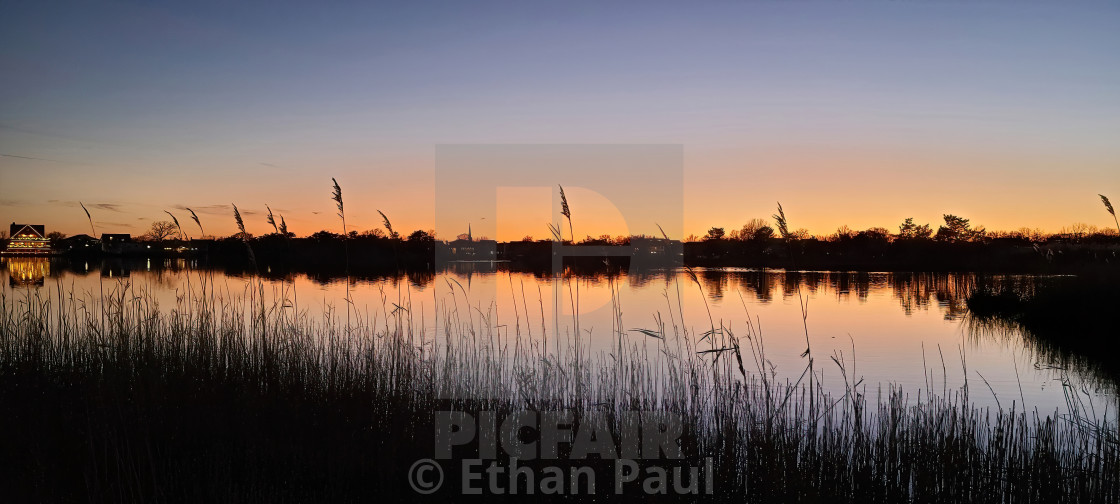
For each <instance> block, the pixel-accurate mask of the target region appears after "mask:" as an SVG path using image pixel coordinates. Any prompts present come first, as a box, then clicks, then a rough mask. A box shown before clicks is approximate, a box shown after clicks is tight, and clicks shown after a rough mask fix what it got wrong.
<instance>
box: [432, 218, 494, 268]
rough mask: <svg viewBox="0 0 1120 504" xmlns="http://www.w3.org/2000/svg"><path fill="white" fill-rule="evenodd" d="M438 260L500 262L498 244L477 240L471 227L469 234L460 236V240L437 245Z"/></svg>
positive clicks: (468, 229) (492, 241)
mask: <svg viewBox="0 0 1120 504" xmlns="http://www.w3.org/2000/svg"><path fill="white" fill-rule="evenodd" d="M436 259H437V260H438V261H440V262H452V261H469V262H475V261H496V260H498V242H497V241H495V240H477V241H476V240H475V239H474V236H473V234H472V233H471V228H470V226H467V234H466V236H465V237H464V236H463V235H459V238H458V239H455V240H453V241H449V242H437V243H436Z"/></svg>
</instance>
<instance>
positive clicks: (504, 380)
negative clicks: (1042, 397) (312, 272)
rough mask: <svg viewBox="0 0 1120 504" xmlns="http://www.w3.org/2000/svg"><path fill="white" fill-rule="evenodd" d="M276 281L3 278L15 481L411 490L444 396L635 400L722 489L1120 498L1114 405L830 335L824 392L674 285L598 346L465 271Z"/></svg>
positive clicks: (7, 410)
mask: <svg viewBox="0 0 1120 504" xmlns="http://www.w3.org/2000/svg"><path fill="white" fill-rule="evenodd" d="M271 288H272V289H273V292H272V293H271V295H270V296H265V295H263V288H262V287H260V285H259V284H258V283H255V282H248V283H246V284H245V285H244V287H243V288H238V287H236V286H231V285H228V284H227V285H224V286H222V285H217V284H215V283H214V281H213V279H212V278H207V277H205V276H202V275H199V282H197V283H194V284H191V286H189V287H188V288H187V291H186V292H183V293H182V294H181V295H180V296H178V297H177V298H176V299H175V300H174V301H173V302H172V303H171V304H169V305H166V304H161V303H160V302H158V301H157V300H156V298H155V296H154V294H153V291H152V289H151V287H149V286H146V285H143V284H133V283H129V282H127V281H122V282H119V283H117V284H116V285H115V286H113V287H111V288H110V289H109V291H107V292H106V293H105V294H104V295H100V294H95V293H81V292H73V291H66V289H65V287H64V286H62V285H56V286H53V287H52V288H50V289H40V290H34V291H33V290H27V291H24V292H22V293H20V294H19V295H18V296H16V297H12V296H9V295H7V294H3V295H0V376H3V377H4V379H3V380H2V381H0V431H2V432H5V433H6V435H7V437H6V438H5V440H4V441H3V442H4V444H5V445H4V449H3V450H0V459H3V460H0V463H3V465H4V467H7V468H9V470H7V471H5V472H3V473H2V474H0V482H2V483H3V484H4V488H5V491H6V492H7V494H6V495H7V496H8V498H11V499H12V500H14V501H58V500H91V501H107V500H112V501H138V500H144V501H151V500H187V501H199V500H209V501H213V500H238V501H265V500H268V501H272V500H295V501H308V500H326V499H329V500H372V499H374V498H377V499H386V498H388V499H391V500H420V499H418V497H417V496H416V495H415V494H413V493H412V491H411V489H410V488H409V487H408V486H407V485H406V484H405V481H406V477H407V475H406V474H405V473H406V472H407V470H408V467H409V465H410V464H411V462H412V461H414V460H417V459H420V458H426V457H431V455H432V451H431V450H432V445H431V442H432V435H433V429H434V425H433V423H432V415H433V412H434V411H437V410H445V409H460V410H467V411H471V412H477V411H480V410H488V411H495V412H497V414H499V415H503V416H504V415H509V414H515V413H516V412H519V411H524V410H538V411H567V412H571V413H572V414H573V415H574V417H575V419H576V423H577V424H578V423H579V422H580V421H581V420H580V419H582V418H585V416H586V415H589V414H592V413H597V412H598V413H602V414H606V415H607V418H608V422H609V425H610V426H611V429H614V431H615V432H621V429H624V428H626V425H625V424H624V422H626V420H625V419H626V418H627V417H626V416H625V415H622V414H621V413H624V412H627V411H647V412H648V411H655V412H656V411H661V412H673V413H675V414H679V415H681V417H682V418H683V419H684V422H685V430H684V435H683V436H682V437H681V446H682V449H683V451H684V454H685V460H686V461H688V462H692V463H695V462H696V461H698V460H699V459H700V458H701V457H706V456H711V457H713V458H714V467H715V481H716V488H717V491H716V493H715V494H714V495H712V496H710V497H704V498H707V499H710V500H714V501H721V502H743V501H748V502H789V501H820V500H828V501H840V502H899V501H931V502H964V501H968V502H1009V501H1010V502H1026V501H1037V502H1110V501H1112V502H1114V501H1116V500H1117V499H1118V498H1120V477H1118V476H1117V475H1120V441H1118V438H1117V428H1116V423H1115V420H1114V419H1107V418H1097V417H1096V416H1095V413H1093V412H1092V411H1093V410H1092V408H1091V407H1089V406H1088V405H1085V404H1084V401H1083V400H1082V399H1080V398H1078V397H1072V396H1071V398H1070V407H1069V410H1068V411H1066V412H1061V411H1054V412H1050V413H1045V412H1039V411H1025V410H1024V409H1023V408H1022V406H1021V405H1020V404H1017V403H1013V404H1012V405H1010V406H1007V407H1005V408H996V409H990V408H978V407H975V406H974V405H973V403H972V402H970V401H969V399H968V389H967V384H966V385H965V386H964V387H962V388H961V389H960V390H957V391H951V390H942V391H934V390H933V387H932V385H927V389H926V390H924V391H919V392H920V393H919V394H918V396H917V400H916V401H915V397H914V396H913V395H911V393H912V392H913V391H910V393H908V392H907V391H903V390H902V389H900V388H897V387H894V386H886V387H880V388H878V389H875V388H869V386H868V384H866V383H864V382H862V381H861V380H859V379H858V376H857V375H856V374H855V363H854V360H850V358H851V357H853V356H854V355H853V356H845V355H843V354H838V355H834V356H833V359H832V360H833V362H834V363H835V365H836V366H837V367H838V369H840V370H841V373H842V376H843V379H844V384H843V385H844V387H843V390H844V392H843V394H842V395H841V396H839V397H834V396H831V395H829V393H827V392H825V391H824V388H823V387H818V388H816V389H815V390H814V391H813V395H814V396H815V398H811V397H810V396H809V392H808V389H807V388H806V387H805V386H802V385H801V380H802V379H803V378H804V377H805V372H802V373H801V378H798V379H796V380H791V379H785V380H784V381H783V380H782V379H780V378H779V377H778V376H777V375H776V374H775V372H774V370H773V369H772V366H771V365H769V364H768V359H767V356H766V353H765V345H764V342H763V335H762V334H761V333H760V332H759V331H758V329H757V326H756V325H754V324H752V323H750V317H749V315H747V316H745V317H744V318H745V319H746V322H745V323H743V322H739V323H735V322H733V321H722V320H721V321H720V322H719V323H718V324H716V323H715V322H714V321H713V322H712V323H711V325H712V326H714V329H712V330H708V331H704V332H699V333H697V332H693V331H691V330H689V329H687V328H686V327H687V326H686V323H685V321H684V320H683V316H682V315H683V314H682V313H680V312H679V311H678V310H674V309H673V303H672V302H671V301H672V296H671V295H670V294H669V293H668V292H666V301H667V302H668V303H667V306H669V310H668V311H667V312H666V313H665V314H666V315H668V316H669V317H668V318H669V319H670V322H671V323H669V324H666V323H664V321H662V319H661V318H660V317H661V315H660V314H658V315H657V316H656V317H655V320H656V321H658V322H657V323H656V324H655V325H654V326H653V327H651V328H647V329H643V330H641V331H637V332H631V331H619V333H617V334H615V335H613V336H614V337H613V338H612V339H613V343H612V347H613V348H612V350H611V352H612V353H613V355H606V354H600V355H595V354H592V353H591V352H590V350H588V349H587V348H586V347H584V348H581V347H580V346H579V345H580V343H579V341H580V339H581V335H580V333H579V332H569V333H566V334H563V333H561V334H554V335H553V336H552V337H553V339H554V341H555V342H556V349H557V350H553V349H551V348H549V345H546V344H545V341H546V340H544V339H543V338H544V334H539V335H529V334H526V335H521V334H518V335H517V337H516V339H514V340H513V341H510V339H508V338H505V337H504V335H505V333H506V332H505V330H504V329H503V326H501V325H500V324H498V323H497V317H496V311H495V310H496V307H495V306H494V305H490V306H486V305H479V304H477V300H472V299H470V298H469V295H468V293H467V291H466V290H464V289H463V288H462V286H461V285H457V284H456V283H454V282H448V289H447V290H446V291H443V293H442V294H439V295H436V296H435V297H434V298H432V301H433V302H435V303H436V309H435V313H436V320H434V321H433V320H427V321H425V320H422V319H420V318H419V317H417V316H416V315H415V314H416V313H417V312H418V310H414V305H413V302H412V301H411V294H410V292H408V289H407V285H402V286H400V287H398V290H397V292H396V293H393V292H391V288H390V290H389V291H386V290H382V299H383V304H382V306H380V307H376V308H375V309H374V310H373V312H371V313H367V314H366V315H365V316H363V317H358V318H356V319H355V320H354V321H353V323H352V324H351V323H350V322H349V321H348V322H347V324H345V325H344V324H342V322H341V321H340V320H339V318H338V316H337V314H336V311H335V309H334V308H333V307H332V306H330V305H326V306H325V307H324V310H323V311H322V312H321V313H318V312H317V313H314V314H313V313H312V312H309V311H307V310H306V309H302V310H301V309H299V308H297V304H296V303H295V302H294V298H295V293H294V291H292V290H291V288H290V287H289V286H288V285H287V284H285V283H279V284H273V285H272V287H271ZM678 292H679V290H678ZM677 296H678V299H677V301H678V303H679V296H680V294H678V295H677ZM617 301H618V300H617V299H616V300H615V302H614V303H615V304H613V306H615V307H616V311H617V314H618V320H619V323H620V326H621V323H622V319H621V308H620V307H619V306H618V304H617ZM521 305H522V307H526V306H527V305H528V302H527V300H525V299H524V292H522V300H521ZM541 312H542V313H541V317H542V319H543V317H544V313H543V304H542V307H541ZM262 313H263V314H264V316H261V315H260V314H262ZM526 318H528V315H527V314H526ZM433 323H434V324H435V327H439V328H440V331H439V332H438V333H436V334H435V335H430V334H428V335H426V334H425V331H424V330H422V328H423V327H425V326H427V327H431V325H430V324H433ZM732 325H737V326H738V329H735V328H733V327H732ZM623 327H624V326H623ZM542 333H543V327H542ZM633 335H636V336H637V338H636V339H635V338H634V337H633ZM741 341H746V342H747V345H746V348H745V349H749V355H746V356H744V355H743V354H744V353H745V352H740V351H739V348H740V347H739V344H740V342H741ZM853 352H854V348H853ZM732 356H734V357H735V361H734V363H733V362H732V361H731V360H729V358H730V357H732ZM744 357H746V359H744ZM750 361H753V362H754V365H755V370H753V371H749V370H747V369H746V368H745V366H744V364H745V362H750ZM807 369H808V368H807ZM807 369H806V370H807ZM961 372H962V373H963V374H964V375H965V376H967V375H968V374H969V371H968V369H967V364H966V362H965V361H964V359H963V357H962V359H961ZM849 373H850V374H849ZM795 374H796V373H795ZM849 377H850V381H849ZM966 383H967V382H966ZM1074 396H1076V394H1074ZM449 398H452V399H449ZM810 399H813V400H815V401H816V403H817V404H819V405H821V406H820V407H819V408H816V409H814V408H812V407H810V404H811V403H810ZM453 462H454V461H453ZM588 463H594V462H593V461H589V462H588ZM44 468H50V469H49V470H45V469H44ZM540 497H541V496H537V498H540ZM544 498H545V499H546V500H550V499H549V498H548V497H547V496H544Z"/></svg>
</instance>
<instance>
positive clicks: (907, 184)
mask: <svg viewBox="0 0 1120 504" xmlns="http://www.w3.org/2000/svg"><path fill="white" fill-rule="evenodd" d="M322 3H325V2H322ZM233 4H236V5H233ZM319 4H321V2H306V3H294V2H236V3H234V2H204V1H197V2H166V3H164V2H104V3H103V2H13V3H8V4H5V7H4V8H3V11H4V13H3V16H0V76H3V77H2V78H0V220H5V219H6V220H7V221H9V222H10V221H17V222H29V223H42V224H45V225H46V226H47V229H48V231H50V230H57V231H61V232H63V233H67V234H76V233H90V232H91V229H90V223H89V222H88V221H87V220H86V215H85V213H84V212H83V211H82V209H81V207H80V206H79V202H82V203H83V204H85V206H86V207H87V209H89V211H90V213H91V215H92V216H93V220H94V224H95V226H94V227H95V228H96V232H97V233H104V232H120V233H133V234H140V233H142V232H144V231H145V230H146V229H147V228H148V226H149V225H150V223H151V222H152V221H153V220H164V219H167V214H166V213H164V212H165V211H170V212H171V213H172V214H174V215H176V217H177V218H178V219H179V221H180V223H181V224H182V225H183V227H184V231H186V232H187V233H188V234H191V235H195V236H197V234H199V230H198V228H197V226H194V225H193V222H192V221H191V220H190V219H189V214H188V213H187V212H186V210H185V208H187V207H190V208H192V209H194V210H195V211H196V212H197V213H198V215H199V218H200V219H201V221H202V226H203V227H204V229H205V232H206V233H207V234H217V235H225V234H231V233H233V232H234V231H235V224H234V220H233V217H232V211H231V208H230V206H229V205H230V204H236V205H237V206H238V208H239V209H240V210H241V213H242V214H243V216H244V217H245V220H246V225H247V227H248V230H249V231H250V232H251V233H254V234H262V233H265V232H268V231H271V226H270V225H268V224H267V223H266V221H265V213H266V205H267V206H268V207H269V208H271V209H272V210H273V212H275V213H276V214H277V216H279V215H283V216H284V219H285V221H286V222H287V223H288V226H289V228H290V229H291V230H292V231H294V232H296V233H297V234H298V235H301V236H302V235H307V234H311V233H313V232H315V231H318V230H320V229H328V230H332V231H335V232H338V231H340V230H341V222H340V219H339V218H338V217H337V215H336V213H337V209H336V208H335V207H334V202H333V201H331V199H330V195H331V189H332V188H331V184H332V183H331V178H332V177H334V178H335V179H337V180H338V183H339V185H340V186H341V187H342V190H343V196H344V200H345V202H346V220H347V225H348V229H356V230H359V231H362V230H366V229H372V228H376V227H380V226H381V225H382V218H381V215H380V214H379V213H378V211H379V210H380V211H382V212H384V213H385V214H386V215H387V216H388V217H389V218H390V219H391V221H392V224H393V226H394V227H395V228H396V229H397V230H398V231H400V230H406V232H407V231H411V230H414V229H432V228H433V226H434V222H435V220H436V217H435V213H436V211H437V210H436V209H437V207H438V205H437V204H436V190H435V187H436V180H435V179H436V177H437V173H441V171H440V170H441V167H438V166H437V161H438V159H437V154H436V153H437V151H438V150H439V148H440V147H439V146H446V145H496V146H502V145H506V146H509V145H514V146H516V145H523V144H546V145H548V144H571V145H581V144H590V145H598V146H601V145H616V144H620V145H628V144H638V145H673V146H679V148H680V151H681V152H683V155H682V156H680V162H679V164H680V170H681V172H682V177H681V179H683V183H681V188H680V190H681V194H682V198H683V208H682V212H683V227H682V229H681V231H680V232H681V233H682V235H688V234H698V235H701V234H703V233H704V232H705V231H706V230H707V229H708V227H711V226H724V227H727V228H728V229H732V228H737V227H739V226H741V225H742V224H743V223H745V222H746V221H747V220H749V219H751V218H756V217H759V218H768V217H769V216H770V215H771V214H773V213H775V211H776V205H777V202H779V201H780V202H781V204H782V206H783V208H784V209H785V212H786V215H787V217H788V219H789V221H790V226H791V227H792V228H807V229H808V230H809V231H811V232H813V233H821V234H826V233H830V232H832V231H833V230H835V229H836V228H837V227H838V226H841V225H847V226H849V227H851V228H853V229H864V228H868V227H873V226H882V227H887V228H896V227H897V225H898V223H900V222H901V221H902V220H903V219H905V218H906V217H914V218H915V220H916V221H918V222H930V223H933V224H934V225H935V227H936V224H937V223H938V222H939V221H940V220H941V216H942V214H945V213H952V214H956V215H962V216H964V217H967V218H970V219H971V220H972V222H973V223H974V224H981V225H984V226H986V227H987V228H988V229H1009V230H1010V229H1018V228H1020V227H1032V228H1033V227H1038V228H1042V229H1045V230H1051V231H1056V230H1058V229H1059V228H1061V227H1062V226H1067V225H1070V224H1072V223H1075V222H1084V223H1089V224H1092V225H1096V226H1100V227H1107V226H1110V225H1112V219H1111V216H1109V215H1108V214H1107V213H1106V212H1105V211H1104V209H1103V206H1102V205H1101V202H1100V199H1099V197H1098V196H1097V194H1098V193H1103V194H1105V195H1113V196H1112V198H1113V199H1114V200H1117V199H1120V142H1117V141H1116V132H1118V131H1120V61H1118V60H1120V30H1117V29H1116V26H1120V4H1116V3H1115V2H1113V3H1103V2H1102V3H1093V2H1076V3H1058V2H1047V3H1032V2H1010V1H1008V2H999V1H992V2H960V1H936V0H930V1H919V2H866V1H849V2H822V3H817V2H808V1H760V2H702V3H685V2H642V3H636V2H634V3H631V2H609V3H604V2H597V3H595V2H551V3H544V2H542V3H535V2H533V3H530V2H505V3H502V2H481V3H470V4H469V5H468V3H466V2H454V3H444V4H438V3H424V5H414V4H416V3H415V2H412V3H405V2H386V3H374V2H361V3H358V2H355V3H347V2H337V3H335V2H331V3H330V5H319ZM452 168H454V167H452ZM442 169H448V167H446V166H444V167H442ZM525 169H526V170H533V169H534V167H532V166H527V167H526V168H525ZM442 173H446V172H442ZM538 175H541V176H540V177H539V178H540V179H542V180H546V181H548V183H547V184H544V183H543V182H542V185H541V186H540V187H536V188H531V187H530V188H521V189H517V190H508V189H502V190H498V191H496V192H495V193H494V194H481V195H479V197H480V198H491V199H493V198H497V199H498V201H497V204H496V208H497V215H496V216H493V215H492V216H490V219H491V220H492V221H493V220H495V219H496V220H497V221H499V224H497V225H496V227H488V228H485V226H484V228H485V229H488V230H489V231H488V232H490V233H494V234H496V235H497V236H496V237H497V238H499V239H520V238H521V237H522V236H524V235H527V234H528V235H533V236H536V237H538V238H544V237H547V236H549V231H548V228H547V227H546V222H547V221H549V220H550V219H551V218H555V215H556V211H557V209H556V207H555V205H553V204H551V203H546V202H548V201H551V199H549V197H548V195H549V194H552V195H553V198H554V197H555V193H556V191H555V189H554V187H553V185H564V186H565V187H566V190H567V191H568V199H569V203H570V204H571V208H572V213H573V221H574V222H573V224H574V226H573V227H575V228H578V229H576V230H575V233H576V234H577V235H584V234H589V235H599V234H603V233H607V234H612V235H619V234H626V233H628V232H631V231H632V230H631V229H629V228H630V227H634V225H633V224H627V223H630V222H631V221H635V220H641V218H642V217H643V216H628V217H630V218H620V216H619V214H618V211H617V210H616V209H614V208H613V207H612V205H611V204H610V201H609V198H608V197H607V196H604V195H602V194H599V193H597V192H596V191H595V190H594V189H593V186H594V185H595V183H594V181H593V180H586V179H583V178H580V177H579V176H576V175H577V174H566V173H565V172H564V171H555V170H552V171H550V172H547V173H540V174H538ZM548 175H553V177H551V178H552V179H553V180H548V179H549V177H548ZM566 176H567V178H566ZM600 176H601V177H605V178H610V177H618V176H621V175H618V174H616V173H613V172H612V171H611V170H609V169H604V170H602V173H601V174H600ZM669 180H672V179H671V178H670V179H669ZM499 185H500V184H499ZM476 213H477V212H476ZM482 218H483V216H471V215H464V216H463V219H462V221H463V222H466V223H467V224H469V225H471V226H472V228H474V227H476V226H482V224H481V221H482ZM501 223H505V224H501ZM624 228H626V229H624ZM463 231H465V229H464V230H463ZM439 232H440V235H441V237H445V238H450V237H451V236H448V233H447V232H446V230H442V229H441V230H439ZM476 236H477V233H476ZM491 237H493V236H491Z"/></svg>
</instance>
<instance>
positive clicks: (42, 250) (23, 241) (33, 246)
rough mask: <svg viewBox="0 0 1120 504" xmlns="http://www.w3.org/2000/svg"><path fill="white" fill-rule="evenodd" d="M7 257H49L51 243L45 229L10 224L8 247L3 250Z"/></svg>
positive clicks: (37, 226) (28, 225)
mask: <svg viewBox="0 0 1120 504" xmlns="http://www.w3.org/2000/svg"><path fill="white" fill-rule="evenodd" d="M4 253H5V254H9V255H49V254H50V253H51V241H50V239H49V238H47V233H46V229H45V227H44V226H43V225H42V224H16V223H14V222H13V223H12V226H11V231H9V233H8V247H7V249H5V250H4Z"/></svg>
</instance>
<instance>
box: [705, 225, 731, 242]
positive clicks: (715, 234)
mask: <svg viewBox="0 0 1120 504" xmlns="http://www.w3.org/2000/svg"><path fill="white" fill-rule="evenodd" d="M724 234H726V232H725V231H724V230H723V228H721V227H714V228H711V229H709V230H708V235H707V236H705V237H704V239H705V240H722V239H723V236H724Z"/></svg>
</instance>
